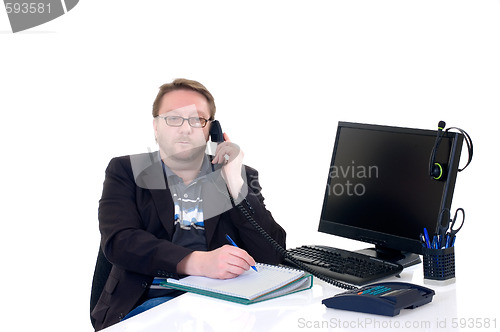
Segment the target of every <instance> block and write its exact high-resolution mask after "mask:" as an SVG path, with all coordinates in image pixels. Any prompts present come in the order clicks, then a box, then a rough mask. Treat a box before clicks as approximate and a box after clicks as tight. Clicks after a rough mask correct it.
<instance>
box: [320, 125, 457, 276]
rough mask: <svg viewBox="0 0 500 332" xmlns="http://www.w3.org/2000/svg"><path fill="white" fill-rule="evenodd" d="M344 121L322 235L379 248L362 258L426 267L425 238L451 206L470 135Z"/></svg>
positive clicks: (330, 175)
mask: <svg viewBox="0 0 500 332" xmlns="http://www.w3.org/2000/svg"><path fill="white" fill-rule="evenodd" d="M436 135H437V131H433V130H422V129H411V128H400V127H390V126H380V125H369V124H359V123H349V122H339V124H338V128H337V135H336V140H335V146H334V149H333V155H332V160H331V164H330V168H329V172H328V181H327V185H326V190H325V197H324V202H323V208H322V212H321V219H320V222H319V228H318V230H319V231H320V232H324V233H328V234H333V235H337V236H341V237H345V238H350V239H354V240H358V241H364V242H368V243H371V244H374V245H375V247H374V248H373V247H372V248H369V249H367V250H363V251H362V252H363V253H366V254H369V255H372V256H376V257H378V258H380V259H384V260H390V261H394V262H397V263H400V264H401V265H403V266H404V267H406V266H410V265H413V264H416V263H419V262H420V257H419V254H422V248H423V247H422V243H421V241H420V234H421V233H423V229H424V227H425V228H427V229H428V231H429V233H430V234H431V236H432V234H434V232H435V230H436V226H437V223H438V219H439V217H440V213H441V211H442V210H443V209H445V208H448V209H449V208H450V207H451V202H452V197H453V191H454V188H455V181H456V177H457V170H458V164H459V159H460V154H461V150H462V142H463V135H461V134H459V133H454V132H442V135H443V136H442V141H441V143H440V144H439V148H438V149H437V151H436V152H437V153H436V157H435V161H436V162H438V163H440V164H442V165H445V167H444V168H445V171H446V172H445V175H444V176H443V178H442V179H440V180H435V179H433V177H431V176H430V173H429V160H430V157H431V153H432V151H433V149H434V145H435V142H436Z"/></svg>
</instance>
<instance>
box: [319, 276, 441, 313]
mask: <svg viewBox="0 0 500 332" xmlns="http://www.w3.org/2000/svg"><path fill="white" fill-rule="evenodd" d="M434 294H435V292H434V291H433V290H432V289H429V288H426V287H422V286H419V285H414V284H410V283H404V282H381V283H376V284H371V285H367V286H364V287H362V288H358V289H354V290H349V291H347V292H344V293H340V294H337V295H335V296H333V297H330V298H327V299H324V300H323V302H322V303H323V304H324V305H325V306H327V307H328V308H334V309H342V310H350V311H357V312H364V313H369V314H376V315H384V316H396V315H398V314H399V312H400V310H401V309H414V308H416V307H420V306H422V305H424V304H427V303H429V302H431V301H432V297H433V296H434Z"/></svg>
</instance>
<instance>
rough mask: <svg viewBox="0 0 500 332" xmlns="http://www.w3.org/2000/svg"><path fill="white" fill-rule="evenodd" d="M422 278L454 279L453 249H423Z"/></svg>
mask: <svg viewBox="0 0 500 332" xmlns="http://www.w3.org/2000/svg"><path fill="white" fill-rule="evenodd" d="M423 258H424V263H423V264H424V278H425V279H431V280H448V279H452V278H455V247H450V248H446V249H429V248H424V249H423Z"/></svg>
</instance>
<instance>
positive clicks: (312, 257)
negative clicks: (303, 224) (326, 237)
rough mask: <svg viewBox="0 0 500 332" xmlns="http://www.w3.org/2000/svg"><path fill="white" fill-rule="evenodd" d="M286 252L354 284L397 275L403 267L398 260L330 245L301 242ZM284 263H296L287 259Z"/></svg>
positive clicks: (324, 273)
mask: <svg viewBox="0 0 500 332" xmlns="http://www.w3.org/2000/svg"><path fill="white" fill-rule="evenodd" d="M287 252H288V253H289V254H290V255H291V256H292V257H293V258H295V259H296V260H299V261H301V262H302V263H304V264H306V265H307V266H309V267H311V268H312V269H314V270H315V271H317V272H319V273H321V274H323V275H325V276H327V277H329V278H332V279H335V280H340V281H344V282H347V283H350V284H353V285H365V284H368V283H371V282H373V281H376V280H380V279H383V278H386V277H391V276H394V275H397V274H399V273H400V272H401V271H402V270H403V267H402V266H401V265H399V264H394V263H391V262H387V261H382V260H380V259H377V258H374V257H370V256H367V255H364V254H360V253H356V252H352V251H347V250H342V249H338V248H332V247H327V246H319V245H311V246H302V247H298V248H293V249H288V250H287ZM285 264H288V265H292V266H296V265H295V264H294V263H293V262H292V261H290V260H288V259H287V260H286V261H285Z"/></svg>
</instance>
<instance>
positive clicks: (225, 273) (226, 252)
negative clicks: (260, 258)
mask: <svg viewBox="0 0 500 332" xmlns="http://www.w3.org/2000/svg"><path fill="white" fill-rule="evenodd" d="M254 265H255V260H254V259H253V258H252V256H250V255H249V254H248V253H247V252H246V251H245V250H243V249H240V248H237V247H234V246H231V245H225V246H222V247H220V248H218V249H215V250H212V251H194V252H192V253H191V254H189V255H187V256H186V257H184V259H183V260H181V261H180V262H179V264H177V273H180V274H186V275H197V276H205V277H209V278H214V279H230V278H234V277H237V276H239V275H240V274H242V273H243V272H245V271H247V270H248V269H249V268H250V267H251V266H254Z"/></svg>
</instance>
